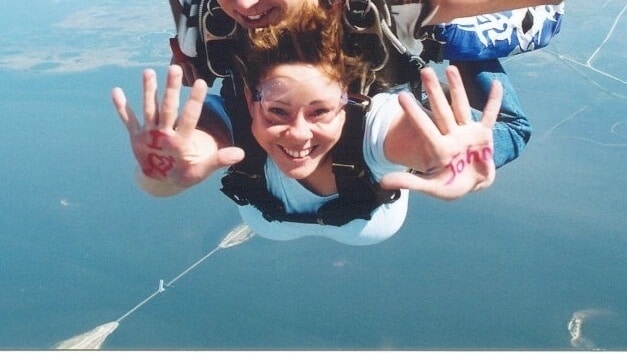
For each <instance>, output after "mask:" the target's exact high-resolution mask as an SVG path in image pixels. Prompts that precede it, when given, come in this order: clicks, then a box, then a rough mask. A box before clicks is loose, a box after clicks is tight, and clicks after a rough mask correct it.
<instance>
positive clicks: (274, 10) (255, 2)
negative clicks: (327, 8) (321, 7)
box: [217, 0, 318, 28]
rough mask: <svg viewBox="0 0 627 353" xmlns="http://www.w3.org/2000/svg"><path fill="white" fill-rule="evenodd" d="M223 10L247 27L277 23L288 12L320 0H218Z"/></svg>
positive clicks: (315, 3)
mask: <svg viewBox="0 0 627 353" xmlns="http://www.w3.org/2000/svg"><path fill="white" fill-rule="evenodd" d="M217 1H218V4H220V7H222V10H224V12H225V13H226V14H227V15H229V16H230V17H232V18H233V19H234V20H235V21H236V22H237V23H239V24H240V25H242V26H244V27H245V28H260V27H268V26H270V25H277V24H279V23H280V22H281V21H283V20H284V19H285V18H286V16H287V14H289V13H294V11H298V10H299V9H300V8H301V6H303V5H304V4H306V3H312V4H314V5H317V4H318V0H217Z"/></svg>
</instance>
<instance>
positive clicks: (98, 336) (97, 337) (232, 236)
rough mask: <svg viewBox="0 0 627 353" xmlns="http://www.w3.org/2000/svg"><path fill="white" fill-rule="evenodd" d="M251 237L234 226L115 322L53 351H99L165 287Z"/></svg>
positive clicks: (239, 227) (61, 344)
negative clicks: (117, 330) (211, 248)
mask: <svg viewBox="0 0 627 353" xmlns="http://www.w3.org/2000/svg"><path fill="white" fill-rule="evenodd" d="M253 235H254V233H253V232H252V230H251V229H250V228H248V226H246V225H245V224H240V225H238V226H236V227H235V228H233V229H232V230H231V231H230V232H229V233H228V234H227V235H226V236H225V237H224V239H222V241H221V242H220V244H219V245H218V246H217V247H216V248H215V249H213V250H211V251H210V252H209V253H207V254H206V255H205V256H203V257H202V258H200V259H199V260H198V261H196V262H195V263H193V264H192V265H191V266H189V267H188V268H186V269H185V270H184V271H183V272H181V273H179V274H178V275H177V276H176V277H174V278H173V279H172V280H170V281H169V282H167V283H165V282H164V281H163V280H160V281H159V286H158V287H157V290H156V291H155V292H153V293H152V294H150V295H149V296H148V297H146V299H144V300H142V301H141V302H139V304H137V305H135V306H134V307H133V308H132V309H131V310H129V311H127V312H126V313H125V314H124V315H122V316H120V317H119V318H118V319H117V320H115V321H112V322H108V323H106V324H103V325H100V326H97V327H96V328H94V329H92V330H90V331H87V332H85V333H82V334H80V335H78V336H74V337H72V338H69V339H67V340H65V341H62V342H60V343H58V344H57V345H56V346H55V347H54V348H55V349H100V347H102V344H103V343H104V341H105V340H106V339H107V337H108V336H109V335H110V334H112V333H113V331H115V330H116V329H117V328H118V326H119V325H120V322H121V321H122V320H124V319H125V318H126V317H128V316H129V315H131V314H133V313H134V312H135V311H136V310H138V309H139V308H141V307H142V306H143V305H144V304H146V303H148V302H149V301H150V300H152V298H154V297H156V296H157V295H159V294H161V293H163V292H165V290H166V288H167V287H170V286H172V285H173V284H174V282H176V281H178V280H179V279H181V278H182V277H183V276H185V275H186V274H187V273H189V272H190V271H191V270H193V269H194V268H196V266H198V265H200V264H201V263H202V262H203V261H205V260H206V259H207V258H209V257H210V256H211V255H213V254H215V253H216V252H217V251H218V250H220V249H226V248H230V247H233V246H236V245H239V244H242V243H244V242H245V241H247V240H249V239H250V238H252V237H253Z"/></svg>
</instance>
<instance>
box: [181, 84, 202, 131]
mask: <svg viewBox="0 0 627 353" xmlns="http://www.w3.org/2000/svg"><path fill="white" fill-rule="evenodd" d="M206 95H207V83H206V82H205V81H204V80H196V82H194V85H193V86H192V90H191V93H190V95H189V99H188V100H187V102H185V105H184V106H183V111H182V112H181V118H180V119H179V122H178V125H177V127H176V130H177V131H178V132H179V133H180V134H181V135H182V136H187V135H189V134H190V133H191V132H192V131H194V129H195V128H196V125H197V124H198V119H199V118H200V113H201V112H202V106H203V104H204V102H205V96H206Z"/></svg>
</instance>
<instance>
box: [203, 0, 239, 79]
mask: <svg viewBox="0 0 627 353" xmlns="http://www.w3.org/2000/svg"><path fill="white" fill-rule="evenodd" d="M200 11H201V13H202V16H200V31H201V34H202V39H203V44H204V49H205V57H206V61H207V68H208V69H209V71H211V73H212V74H214V75H216V76H217V77H221V78H226V77H229V76H231V71H232V69H231V67H232V66H233V65H232V62H231V60H230V55H228V54H229V53H232V52H233V51H234V50H235V48H236V46H237V30H238V25H237V22H235V20H233V19H232V18H231V17H230V16H228V15H227V14H226V13H225V12H224V10H223V9H222V8H221V7H220V5H219V4H218V3H217V0H209V1H203V2H202V3H201V8H200ZM203 12H204V13H203Z"/></svg>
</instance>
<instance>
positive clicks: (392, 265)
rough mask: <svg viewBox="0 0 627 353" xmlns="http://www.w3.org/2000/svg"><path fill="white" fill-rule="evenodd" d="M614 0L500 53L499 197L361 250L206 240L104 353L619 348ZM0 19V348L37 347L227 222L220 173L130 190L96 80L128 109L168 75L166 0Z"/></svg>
mask: <svg viewBox="0 0 627 353" xmlns="http://www.w3.org/2000/svg"><path fill="white" fill-rule="evenodd" d="M625 7H627V5H626V4H625V2H624V1H621V0H603V1H585V0H568V1H567V9H566V16H565V18H564V23H563V27H562V31H561V33H560V34H559V35H558V36H557V37H556V38H555V39H554V41H553V42H552V43H551V45H549V46H548V47H547V48H545V49H543V50H538V51H535V52H532V53H528V54H524V55H519V56H515V57H512V58H508V59H506V60H504V66H505V68H506V69H507V71H508V72H509V74H510V75H511V79H512V81H513V82H514V84H515V87H516V89H517V92H518V94H519V96H520V99H521V101H522V104H523V106H524V108H525V110H526V112H527V113H528V115H529V117H530V119H531V122H532V124H533V127H534V135H533V137H532V140H531V142H530V143H529V145H528V147H527V149H526V150H525V152H524V153H523V154H522V155H521V157H520V158H519V159H517V160H516V161H514V162H512V163H510V164H509V165H507V166H505V167H503V168H502V169H500V170H499V171H498V173H497V179H496V181H495V183H494V184H493V186H492V187H491V188H489V189H487V190H485V191H483V192H480V193H476V194H472V195H469V196H467V197H465V198H463V199H461V200H458V201H454V202H444V201H439V200H434V199H431V198H428V197H425V196H421V195H418V194H414V195H412V197H411V199H410V214H409V216H408V219H407V221H406V223H405V225H404V227H403V228H402V229H401V231H400V232H399V233H398V234H397V235H396V236H394V237H393V238H391V239H389V240H388V241H385V242H383V243H381V244H378V245H374V246H368V247H351V246H345V245H341V244H339V243H335V242H333V241H330V240H327V239H320V238H305V239H300V240H296V241H289V242H275V241H270V240H265V239H262V238H259V237H253V238H252V239H251V240H249V241H247V242H245V243H243V244H241V245H238V246H234V247H231V248H226V249H220V250H219V251H217V252H216V253H214V254H213V255H211V256H210V257H209V258H207V259H206V261H204V262H203V263H201V264H200V265H198V266H197V267H195V268H193V269H192V270H191V271H189V272H187V273H186V274H185V275H184V276H183V277H181V278H180V279H178V280H177V281H176V283H175V284H173V285H172V286H170V287H168V288H167V289H166V290H165V291H164V292H162V293H159V295H157V296H155V297H154V298H153V299H152V300H150V301H148V302H147V303H146V304H145V305H143V306H141V307H140V308H139V309H138V310H136V311H135V312H133V313H132V314H131V315H129V316H127V317H126V318H124V319H123V320H122V321H121V322H120V325H119V327H118V328H117V330H116V331H115V332H113V333H112V334H111V335H110V336H109V337H108V338H107V340H106V342H105V343H104V345H103V348H105V349H113V350H117V349H206V350H217V349H245V350H248V349H263V350H268V349H297V350H298V349H359V350H362V349H364V350H370V349H412V350H414V349H415V350H433V349H435V350H440V349H445V350H451V349H453V350H455V349H462V350H477V349H507V350H529V349H533V350H536V349H537V350H547V349H548V350H564V349H565V350H568V349H576V348H584V349H594V348H598V349H610V350H611V349H622V350H625V349H627V296H626V293H627V82H626V81H627V42H626V40H627V36H625V33H627V14H625V12H624V11H625ZM3 10H4V11H2V13H1V14H0V30H1V31H2V33H3V38H2V39H1V40H0V43H1V45H0V75H1V76H2V80H1V81H0V108H1V110H2V113H3V118H2V121H3V124H2V137H1V138H0V281H1V283H2V286H3V289H2V290H0V348H1V349H48V348H52V347H54V346H55V344H56V343H58V342H60V341H62V340H65V339H68V338H70V337H72V336H75V335H77V334H80V333H83V332H86V331H89V330H91V329H92V328H94V327H96V326H99V325H102V324H105V323H107V322H111V321H114V320H116V319H118V318H120V317H121V316H122V315H123V314H125V313H127V312H128V311H129V310H131V309H132V308H133V307H135V306H136V305H137V304H139V303H140V302H142V300H144V299H145V298H147V297H148V296H150V295H151V294H152V293H154V292H155V290H157V288H158V285H159V281H160V280H164V281H165V282H166V283H167V282H168V281H170V280H172V279H173V278H175V277H176V276H177V275H179V274H181V273H182V271H184V270H185V269H187V268H189V267H190V266H191V265H193V264H194V263H195V262H196V261H197V260H199V259H201V258H202V257H203V256H205V254H207V253H208V252H209V251H211V250H212V249H215V248H216V246H217V245H218V244H219V243H220V241H221V240H222V238H223V237H224V236H225V235H226V234H227V233H228V232H229V230H230V229H232V228H233V227H234V226H236V225H238V224H239V223H240V219H239V216H238V213H237V211H236V208H235V206H234V205H233V204H232V203H231V202H229V201H228V200H227V198H226V197H224V196H223V195H222V194H221V193H220V191H219V190H218V184H219V179H218V175H216V176H215V177H213V178H211V179H210V180H208V181H207V182H205V183H203V184H202V185H200V186H198V187H196V188H194V189H193V190H189V191H187V192H185V193H183V194H181V195H179V196H176V197H173V198H167V199H158V198H152V197H150V196H148V195H146V194H145V193H143V192H142V191H140V190H139V188H138V187H137V186H136V185H135V183H134V177H133V175H134V170H135V160H134V158H133V156H132V153H131V151H130V148H129V143H128V137H127V132H126V130H125V128H124V127H123V125H122V124H121V123H120V122H119V119H118V117H117V115H116V113H115V111H114V109H113V107H112V105H111V103H110V98H109V97H110V90H111V88H113V87H114V86H120V87H123V88H124V89H125V91H126V92H127V95H128V96H129V101H130V102H132V104H133V106H134V107H135V109H136V110H137V111H140V108H141V107H140V105H139V102H140V99H141V80H140V78H141V71H142V70H143V68H144V67H153V68H155V69H156V70H157V72H158V74H159V75H160V76H163V74H164V73H165V70H166V66H167V64H168V62H169V48H168V46H167V38H169V36H171V34H172V32H173V30H172V27H173V26H172V23H171V22H172V20H171V18H170V15H169V12H168V11H169V8H168V6H167V4H166V3H161V2H153V1H148V0H143V1H133V2H127V1H112V0H111V1H100V2H98V3H92V2H85V1H79V0H65V1H63V0H57V1H52V0H41V1H35V0H29V1H21V2H11V3H10V4H9V3H8V2H7V3H6V4H3ZM160 82H163V80H160ZM569 323H570V325H569ZM569 327H570V330H569Z"/></svg>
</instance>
